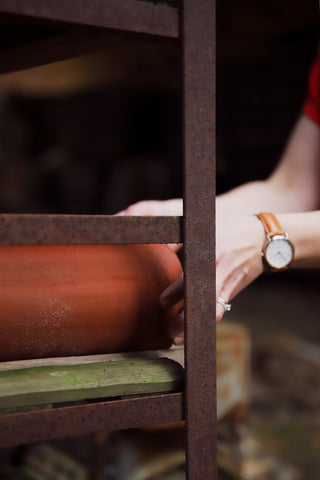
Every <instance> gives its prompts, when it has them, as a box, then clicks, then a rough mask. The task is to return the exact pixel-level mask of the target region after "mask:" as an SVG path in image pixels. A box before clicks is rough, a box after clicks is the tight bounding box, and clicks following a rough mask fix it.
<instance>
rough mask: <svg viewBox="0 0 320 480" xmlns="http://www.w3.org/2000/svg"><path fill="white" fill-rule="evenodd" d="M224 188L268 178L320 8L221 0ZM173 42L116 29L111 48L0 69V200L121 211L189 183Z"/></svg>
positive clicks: (298, 91)
mask: <svg viewBox="0 0 320 480" xmlns="http://www.w3.org/2000/svg"><path fill="white" fill-rule="evenodd" d="M217 18H218V21H217V179H218V180H217V192H218V193H220V192H223V191H225V190H227V189H229V188H231V187H233V186H235V185H237V184H239V183H242V182H245V181H248V180H251V179H256V178H264V177H265V176H266V175H267V174H268V173H269V172H270V171H271V170H272V168H273V166H274V165H275V163H276V162H277V159H278V157H279V155H280V153H281V150H282V148H283V146H284V143H285V140H286V138H287V136H288V133H289V131H290V129H291V127H292V126H293V123H294V122H295V119H296V118H297V116H298V114H299V111H300V109H301V104H302V102H303V99H304V96H305V92H306V82H307V76H308V68H309V65H310V63H311V61H312V59H313V57H314V55H315V50H316V45H317V39H318V27H319V12H318V6H317V5H316V4H315V2H306V3H305V4H304V5H303V7H302V6H301V3H300V2H298V1H297V0H294V1H291V2H289V1H287V0H286V1H282V2H277V1H276V0H267V1H261V2H254V1H253V0H246V1H245V2H241V4H239V3H238V2H236V1H234V0H231V1H228V2H218V7H217ZM180 92H181V71H180V50H179V46H178V45H177V43H174V42H161V41H159V40H156V39H154V40H152V39H150V38H148V39H147V40H145V39H143V38H141V37H133V36H132V37H126V36H121V35H111V36H110V43H109V45H108V48H107V49H106V50H105V51H100V52H97V53H94V54H91V55H87V56H84V57H81V58H77V59H73V60H70V61H64V62H60V63H57V64H52V65H48V66H45V67H40V68H34V69H30V70H25V71H22V72H17V73H13V74H8V75H3V76H2V77H1V78H0V162H1V176H0V211H2V212H48V213H51V212H56V213H60V212H62V213H114V212H116V211H117V210H119V209H122V208H124V207H125V206H126V205H128V204H130V203H132V202H135V201H137V200H140V199H148V198H159V199H164V198H170V197H174V196H180V195H181V193H182V179H181V156H182V153H181V152H182V148H181V147H182V141H181V95H180Z"/></svg>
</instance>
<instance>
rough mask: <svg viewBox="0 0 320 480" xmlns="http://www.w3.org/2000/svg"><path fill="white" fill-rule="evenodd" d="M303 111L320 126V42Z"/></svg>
mask: <svg viewBox="0 0 320 480" xmlns="http://www.w3.org/2000/svg"><path fill="white" fill-rule="evenodd" d="M303 112H304V113H305V115H307V116H308V117H309V118H310V119H311V120H313V121H314V122H315V123H316V124H317V125H319V126H320V44H319V47H318V56H317V59H316V60H315V62H314V63H313V65H312V67H311V70H310V75H309V91H308V96H307V98H306V101H305V103H304V105H303Z"/></svg>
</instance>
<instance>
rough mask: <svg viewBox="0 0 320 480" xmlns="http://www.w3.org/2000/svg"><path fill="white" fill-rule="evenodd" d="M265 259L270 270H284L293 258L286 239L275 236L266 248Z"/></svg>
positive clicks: (290, 247) (291, 248)
mask: <svg viewBox="0 0 320 480" xmlns="http://www.w3.org/2000/svg"><path fill="white" fill-rule="evenodd" d="M265 257H266V260H267V262H268V264H269V265H270V266H271V267H272V268H278V269H280V268H284V267H286V266H287V265H288V264H289V263H290V262H291V260H292V258H293V247H292V245H291V243H290V242H289V240H287V239H286V238H283V237H280V236H279V237H277V236H275V237H273V239H272V240H271V241H270V242H269V243H268V245H267V246H266V250H265Z"/></svg>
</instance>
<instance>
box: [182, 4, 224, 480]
mask: <svg viewBox="0 0 320 480" xmlns="http://www.w3.org/2000/svg"><path fill="white" fill-rule="evenodd" d="M182 35H183V36H182V40H183V72H184V148H185V152H184V157H185V158H184V169H185V172H184V252H185V253H184V255H185V259H184V261H185V264H184V270H185V315H186V326H185V335H186V337H185V339H186V342H185V345H186V347H185V360H186V369H187V376H186V426H187V429H186V431H187V433H186V435H187V442H186V454H187V478H188V479H189V480H196V479H197V480H215V479H216V478H217V467H216V351H215V164H214V157H215V155H214V154H215V101H214V100H215V0H198V1H194V0H184V2H183V10H182Z"/></svg>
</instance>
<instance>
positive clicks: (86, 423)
mask: <svg viewBox="0 0 320 480" xmlns="http://www.w3.org/2000/svg"><path fill="white" fill-rule="evenodd" d="M183 417H184V414H183V394H182V393H173V394H168V395H155V396H149V397H140V398H139V397H138V398H132V399H130V398H127V399H122V400H113V401H109V402H99V403H91V404H90V403H88V404H84V405H76V406H69V407H61V408H54V409H52V410H38V411H34V412H27V413H14V414H7V415H1V416H0V446H1V447H7V446H13V445H19V444H20V445H23V444H26V443H31V442H35V441H37V442H41V441H43V440H50V439H54V438H61V437H72V436H78V435H86V434H90V433H93V432H102V431H112V430H124V429H128V428H138V427H142V426H145V425H154V424H160V423H167V422H176V421H180V420H183Z"/></svg>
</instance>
